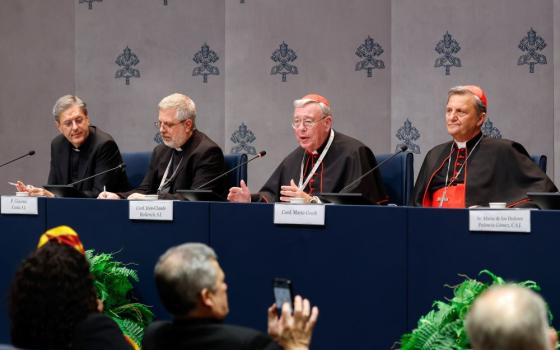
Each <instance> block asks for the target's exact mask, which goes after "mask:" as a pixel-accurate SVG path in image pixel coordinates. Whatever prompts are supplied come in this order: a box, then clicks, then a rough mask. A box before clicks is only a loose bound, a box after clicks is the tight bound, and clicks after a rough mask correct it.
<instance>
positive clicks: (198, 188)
mask: <svg viewBox="0 0 560 350" xmlns="http://www.w3.org/2000/svg"><path fill="white" fill-rule="evenodd" d="M265 155H266V151H260V152H259V153H257V155H256V156H254V157H253V158H251V159H249V160H247V161H245V162H243V163H241V164H239V165H237V166H234V167H233V168H231V169H229V170H228V171H226V172H225V173H223V174H220V175H218V176H217V177H215V178H213V179H212V180H210V181H208V182H207V183H205V184H203V185H202V186H198V187H197V188H196V189H195V191H198V190H200V189H202V188H203V187H205V186H208V185H209V184H211V183H212V182H214V181H216V180H218V179H221V178H222V177H224V176H226V175H227V174H229V173H231V172H232V171H234V170H237V169H239V168H240V167H242V166H244V165H245V164H249V163H250V162H252V161H253V160H255V159H257V158H262V157H264V156H265Z"/></svg>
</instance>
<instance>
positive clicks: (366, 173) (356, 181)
mask: <svg viewBox="0 0 560 350" xmlns="http://www.w3.org/2000/svg"><path fill="white" fill-rule="evenodd" d="M407 149H408V146H407V145H401V147H400V148H399V150H398V151H397V152H395V154H393V155H392V156H390V157H389V158H387V159H385V160H384V161H382V162H381V163H379V164H377V165H376V166H374V167H373V168H371V169H369V170H368V171H366V172H365V173H363V174H362V175H361V176H360V177H358V178H357V179H356V180H354V181H352V182H351V183H349V184H348V185H346V186H344V188H343V189H341V190H340V191H338V193H345V192H346V191H347V190H348V189H350V188H352V186H354V185H355V184H357V183H358V182H360V181H361V180H362V179H363V178H364V177H366V176H368V175H369V174H371V173H372V172H374V171H375V170H377V169H378V168H379V167H380V166H382V165H383V164H385V163H387V162H388V161H390V160H391V159H393V158H395V157H396V156H398V155H399V154H401V153H403V152H405V151H406V150H407Z"/></svg>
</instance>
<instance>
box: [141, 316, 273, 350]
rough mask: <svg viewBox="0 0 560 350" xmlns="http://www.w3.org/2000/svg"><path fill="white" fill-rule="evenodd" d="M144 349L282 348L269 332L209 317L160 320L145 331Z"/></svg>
mask: <svg viewBox="0 0 560 350" xmlns="http://www.w3.org/2000/svg"><path fill="white" fill-rule="evenodd" d="M142 345H143V349H144V350H167V349H169V350H175V349H177V350H183V349H185V350H187V349H188V350H206V349H213V350H221V349H224V350H261V349H263V350H279V349H281V347H280V346H279V345H278V344H277V343H275V342H274V340H272V338H270V337H269V336H268V335H265V334H263V333H260V332H258V331H256V330H253V329H250V328H245V327H239V326H232V325H226V324H222V323H221V322H220V321H216V320H210V319H193V320H180V321H179V320H175V321H173V322H168V321H158V322H154V323H152V324H151V325H150V326H148V328H146V332H145V334H144V340H143V341H142Z"/></svg>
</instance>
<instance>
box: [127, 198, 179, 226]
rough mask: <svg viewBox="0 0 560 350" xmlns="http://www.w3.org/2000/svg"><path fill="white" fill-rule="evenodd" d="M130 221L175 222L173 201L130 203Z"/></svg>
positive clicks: (133, 201)
mask: <svg viewBox="0 0 560 350" xmlns="http://www.w3.org/2000/svg"><path fill="white" fill-rule="evenodd" d="M128 218H129V219H130V220H152V221H173V201H153V200H149V201H142V200H139V201H136V200H131V201H128Z"/></svg>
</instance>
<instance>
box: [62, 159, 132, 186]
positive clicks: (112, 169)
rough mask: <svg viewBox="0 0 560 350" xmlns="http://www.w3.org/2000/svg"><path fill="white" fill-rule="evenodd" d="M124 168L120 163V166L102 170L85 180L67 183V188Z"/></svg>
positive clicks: (124, 165)
mask: <svg viewBox="0 0 560 350" xmlns="http://www.w3.org/2000/svg"><path fill="white" fill-rule="evenodd" d="M124 168H126V164H124V163H121V164H119V165H117V166H116V167H114V168H111V169H107V170H103V171H102V172H99V173H97V174H94V175H91V176H88V177H85V178H83V179H81V180H78V181H74V182H72V183H69V184H68V185H67V186H74V185H76V184H79V183H81V182H84V181H87V180H90V179H93V178H94V177H97V176H99V175H103V174H106V173H108V172H110V171H114V170H117V169H124Z"/></svg>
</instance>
